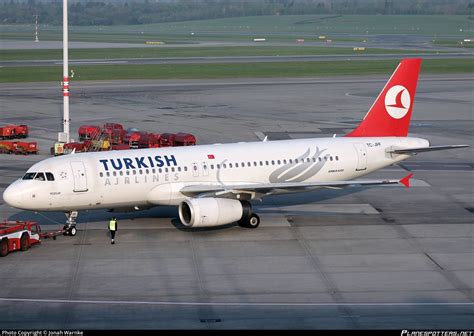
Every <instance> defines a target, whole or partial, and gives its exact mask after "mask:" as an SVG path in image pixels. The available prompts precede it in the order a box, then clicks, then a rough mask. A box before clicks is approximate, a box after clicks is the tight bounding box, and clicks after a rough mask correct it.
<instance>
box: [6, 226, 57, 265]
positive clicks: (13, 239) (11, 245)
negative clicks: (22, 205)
mask: <svg viewBox="0 0 474 336" xmlns="http://www.w3.org/2000/svg"><path fill="white" fill-rule="evenodd" d="M63 233H64V232H63V230H58V231H53V232H41V227H40V225H39V224H38V223H36V222H30V221H25V222H23V221H7V222H0V257H5V256H7V255H8V253H10V252H13V251H17V250H20V251H26V250H28V249H29V248H30V247H31V246H33V245H35V244H40V243H41V240H42V239H47V238H52V239H54V240H55V239H56V236H58V235H61V234H63Z"/></svg>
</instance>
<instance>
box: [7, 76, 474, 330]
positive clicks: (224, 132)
mask: <svg viewBox="0 0 474 336" xmlns="http://www.w3.org/2000/svg"><path fill="white" fill-rule="evenodd" d="M78 75H79V76H80V74H78ZM389 75H390V74H387V76H364V77H338V78H306V79H292V78H286V79H271V80H268V79H254V80H251V79H241V80H232V81H229V80H205V81H198V80H192V81H187V80H183V81H107V82H105V81H103V82H75V81H74V80H73V81H72V83H71V98H70V101H71V115H72V127H71V129H72V130H74V132H75V131H76V130H77V128H78V127H79V126H80V125H82V124H99V125H100V124H102V123H104V122H120V123H122V124H124V125H125V126H126V128H128V127H134V128H138V129H140V130H143V131H153V132H178V131H184V132H190V133H193V134H195V135H196V136H197V138H198V142H199V143H201V144H207V143H216V142H219V143H226V142H236V141H260V140H261V139H262V138H263V137H264V136H268V137H269V140H270V141H271V140H275V139H288V138H304V137H326V136H333V134H336V135H338V136H340V135H343V134H344V133H345V132H347V131H348V130H350V129H352V128H353V127H354V126H355V125H356V124H357V123H358V122H359V121H360V120H361V119H362V118H363V116H364V115H365V112H366V111H367V109H368V108H369V107H370V106H371V104H372V102H373V100H374V99H375V97H376V96H377V94H378V92H379V91H380V90H381V88H382V87H383V85H384V83H385V81H386V79H387V78H388V77H389ZM473 84H474V78H473V77H472V75H457V74H456V75H436V76H435V75H430V76H425V75H423V74H422V75H421V78H420V82H419V86H418V94H417V98H416V102H415V110H414V115H413V119H412V124H411V128H410V131H411V132H410V133H411V135H412V136H418V137H424V138H427V139H429V140H430V141H431V144H432V145H449V144H468V145H471V146H473V145H474V137H473V129H474V121H473V114H472V113H473V110H472V106H473ZM0 106H1V112H2V113H1V115H0V124H4V123H26V124H28V125H30V126H31V136H30V138H29V140H30V141H38V143H39V147H40V154H38V155H34V156H14V155H0V172H1V173H0V193H2V192H3V190H4V189H5V188H6V187H7V185H8V184H9V183H11V182H12V181H13V180H15V179H16V178H18V177H20V176H22V175H23V174H24V172H25V171H26V170H27V169H28V168H29V167H30V166H31V165H32V164H33V163H34V162H37V161H39V160H41V159H44V158H46V157H49V147H50V146H52V144H53V142H54V140H55V138H56V133H57V132H58V131H60V128H61V111H62V96H61V91H60V84H59V81H58V83H28V84H0ZM473 157H474V156H473V148H472V147H470V148H466V149H459V150H452V151H440V152H432V153H425V154H420V155H417V156H415V157H412V158H410V159H409V160H407V161H405V162H403V163H401V164H399V165H396V166H392V167H389V168H387V169H384V170H381V171H379V172H377V173H374V174H371V175H369V176H368V178H380V177H384V178H401V177H403V176H404V175H406V174H407V173H408V172H413V173H414V181H413V187H412V188H410V189H405V188H402V187H378V188H376V187H374V188H350V189H345V190H326V191H318V192H309V193H302V194H295V195H286V196H275V197H268V198H266V199H265V200H264V202H262V203H258V202H257V203H255V205H254V207H255V209H256V212H257V213H258V214H259V215H260V217H261V219H262V223H261V225H260V227H259V228H258V229H244V228H240V227H238V226H236V225H228V226H225V227H223V228H214V229H199V230H197V229H195V230H192V229H184V228H182V227H181V225H180V224H179V220H178V219H177V210H176V209H175V208H173V207H162V208H154V209H151V210H147V211H142V212H135V213H118V214H115V215H116V216H117V218H118V221H119V231H118V233H117V237H116V238H117V244H115V245H110V240H109V237H108V233H107V230H106V228H107V222H108V220H109V218H110V216H111V215H112V214H111V213H108V212H106V211H95V212H81V213H80V214H79V218H78V234H77V236H75V237H63V236H60V237H58V239H57V240H55V241H51V240H47V241H44V242H43V243H42V244H41V245H40V246H35V247H33V248H31V249H30V250H29V251H27V252H15V253H11V254H10V255H8V256H7V257H6V258H3V259H1V261H0V265H1V270H2V280H3V281H2V286H0V326H1V327H2V329H41V330H43V329H104V328H105V329H161V328H164V329H457V330H458V329H474V318H473V317H474V300H473V299H474V292H473V288H474V258H473V257H474V244H473V243H474V241H473V232H474V231H473V222H474V215H473V212H474V194H473V191H474V188H473V187H474V161H473ZM0 218H1V219H10V220H17V219H23V220H25V219H29V220H37V221H38V222H39V223H40V224H41V225H42V228H43V230H54V229H57V228H61V227H62V225H63V223H64V221H65V217H64V215H63V214H61V213H45V212H42V213H33V212H28V211H21V210H17V209H12V208H10V207H8V206H7V205H6V204H4V203H3V200H0Z"/></svg>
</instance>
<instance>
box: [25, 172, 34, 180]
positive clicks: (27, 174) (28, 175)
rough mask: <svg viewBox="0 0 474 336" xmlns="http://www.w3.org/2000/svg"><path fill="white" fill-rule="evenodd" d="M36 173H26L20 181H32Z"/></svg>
mask: <svg viewBox="0 0 474 336" xmlns="http://www.w3.org/2000/svg"><path fill="white" fill-rule="evenodd" d="M35 175H36V173H26V174H25V175H24V176H23V177H22V180H32V179H33V178H34V177H35Z"/></svg>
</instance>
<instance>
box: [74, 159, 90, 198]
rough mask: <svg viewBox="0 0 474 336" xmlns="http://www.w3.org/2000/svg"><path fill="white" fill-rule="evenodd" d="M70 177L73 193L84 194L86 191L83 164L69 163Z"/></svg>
mask: <svg viewBox="0 0 474 336" xmlns="http://www.w3.org/2000/svg"><path fill="white" fill-rule="evenodd" d="M71 169H72V176H73V179H74V191H75V192H81V191H82V192H84V191H87V190H88V188H87V175H86V167H85V166H84V163H83V162H80V161H77V162H71Z"/></svg>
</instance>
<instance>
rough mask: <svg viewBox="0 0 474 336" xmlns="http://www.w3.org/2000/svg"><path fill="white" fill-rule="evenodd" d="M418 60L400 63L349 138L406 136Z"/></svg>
mask: <svg viewBox="0 0 474 336" xmlns="http://www.w3.org/2000/svg"><path fill="white" fill-rule="evenodd" d="M420 66H421V58H409V59H404V60H402V61H401V62H400V64H399V65H398V67H397V69H396V70H395V72H394V73H393V74H392V77H390V79H389V80H388V82H387V84H385V87H384V88H383V90H382V91H381V92H380V94H379V96H378V97H377V99H376V100H375V102H374V104H373V105H372V107H371V108H370V110H369V112H368V113H367V114H366V116H365V118H364V120H362V122H361V123H360V124H359V126H358V127H357V128H356V129H355V130H353V131H352V132H351V133H349V134H347V135H346V136H348V137H384V136H403V137H405V136H407V134H408V126H409V124H410V119H411V113H412V110H413V103H414V101H415V94H416V84H417V82H418V74H419V72H420Z"/></svg>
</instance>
